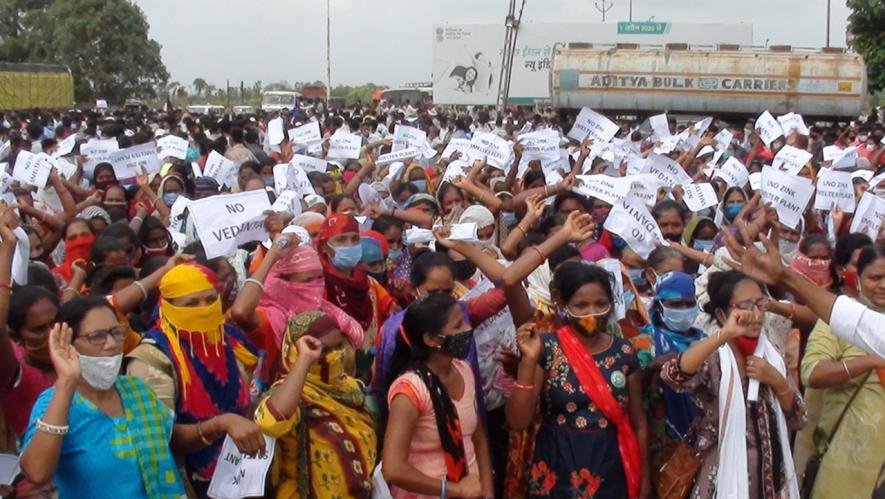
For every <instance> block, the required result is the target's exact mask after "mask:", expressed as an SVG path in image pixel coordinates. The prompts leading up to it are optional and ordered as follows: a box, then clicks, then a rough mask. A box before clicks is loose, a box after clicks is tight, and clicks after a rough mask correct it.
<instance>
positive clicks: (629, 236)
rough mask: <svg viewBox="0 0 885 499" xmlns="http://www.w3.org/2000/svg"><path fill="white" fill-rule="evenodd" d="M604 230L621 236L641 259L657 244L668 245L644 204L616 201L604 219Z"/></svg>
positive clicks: (646, 256)
mask: <svg viewBox="0 0 885 499" xmlns="http://www.w3.org/2000/svg"><path fill="white" fill-rule="evenodd" d="M605 229H606V230H607V231H609V232H612V233H614V234H617V235H619V236H621V238H622V239H623V240H624V241H626V242H627V244H628V245H629V246H630V248H631V249H633V251H635V252H636V254H638V255H639V256H640V257H641V258H643V259H646V258H648V255H649V253H651V252H652V251H653V250H654V249H655V248H656V247H657V245H658V244H664V245H668V244H669V243H667V241H666V240H665V239H664V236H663V235H662V234H661V229H660V228H659V227H658V224H657V222H655V219H654V217H652V215H651V213H649V211H648V209H647V208H646V207H645V205H644V204H642V203H639V202H629V201H625V200H622V201H618V202H617V203H615V205H614V206H613V207H612V209H611V211H610V212H609V213H608V217H607V218H606V219H605Z"/></svg>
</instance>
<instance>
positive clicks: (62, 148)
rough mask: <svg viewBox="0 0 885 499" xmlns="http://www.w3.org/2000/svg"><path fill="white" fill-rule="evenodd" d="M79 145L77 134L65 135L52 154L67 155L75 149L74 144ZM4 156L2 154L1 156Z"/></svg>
mask: <svg viewBox="0 0 885 499" xmlns="http://www.w3.org/2000/svg"><path fill="white" fill-rule="evenodd" d="M76 145H77V134H74V133H72V134H70V135H68V136H67V137H65V138H64V139H63V140H62V141H61V142H59V143H58V149H56V151H55V152H54V153H53V154H52V157H54V158H60V157H62V156H67V155H68V154H70V153H71V151H73V150H74V146H76ZM0 157H2V156H0Z"/></svg>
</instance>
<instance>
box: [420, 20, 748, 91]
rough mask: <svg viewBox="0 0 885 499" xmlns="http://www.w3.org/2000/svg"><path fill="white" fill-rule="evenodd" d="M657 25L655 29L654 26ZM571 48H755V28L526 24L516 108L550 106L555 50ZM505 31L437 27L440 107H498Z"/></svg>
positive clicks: (517, 57) (519, 49) (517, 55)
mask: <svg viewBox="0 0 885 499" xmlns="http://www.w3.org/2000/svg"><path fill="white" fill-rule="evenodd" d="M652 25H654V26H652ZM570 42H585V43H598V44H611V43H641V44H647V45H663V44H665V43H688V44H691V45H718V44H723V43H728V44H737V45H752V44H753V25H752V24H681V23H658V22H654V23H584V24H565V23H523V24H522V25H521V26H520V28H519V35H518V37H517V40H516V50H515V51H514V55H513V73H512V75H511V80H510V102H512V103H517V104H533V103H535V102H546V101H548V100H549V98H550V96H549V86H550V85H549V81H550V80H549V79H550V64H551V60H552V58H553V52H554V50H555V49H556V48H557V47H559V46H561V45H565V44H568V43H570ZM503 46H504V26H503V25H500V24H443V25H437V26H434V27H433V100H434V102H436V103H437V104H460V105H493V104H495V102H496V101H497V92H498V82H499V79H500V76H501V56H502V53H503Z"/></svg>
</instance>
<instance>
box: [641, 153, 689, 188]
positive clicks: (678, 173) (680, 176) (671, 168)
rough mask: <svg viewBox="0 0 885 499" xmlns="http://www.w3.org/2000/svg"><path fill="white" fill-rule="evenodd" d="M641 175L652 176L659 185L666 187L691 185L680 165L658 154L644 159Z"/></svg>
mask: <svg viewBox="0 0 885 499" xmlns="http://www.w3.org/2000/svg"><path fill="white" fill-rule="evenodd" d="M642 173H649V174H651V175H653V176H654V177H655V179H656V180H657V181H658V182H659V183H660V184H661V185H666V186H667V187H672V186H674V185H682V184H690V183H691V177H689V176H688V174H687V173H685V170H684V169H683V168H682V165H680V164H679V163H677V162H675V161H673V160H672V159H670V158H668V157H667V156H661V155H660V154H651V155H649V156H648V158H646V162H645V166H644V167H643V168H642Z"/></svg>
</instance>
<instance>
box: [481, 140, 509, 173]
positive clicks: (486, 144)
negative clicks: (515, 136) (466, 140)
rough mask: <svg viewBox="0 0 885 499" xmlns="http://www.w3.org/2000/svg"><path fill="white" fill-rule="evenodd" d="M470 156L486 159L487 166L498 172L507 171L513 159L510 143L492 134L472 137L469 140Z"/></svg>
mask: <svg viewBox="0 0 885 499" xmlns="http://www.w3.org/2000/svg"><path fill="white" fill-rule="evenodd" d="M470 154H471V156H473V157H479V158H482V157H484V158H486V163H487V164H488V165H489V166H494V167H495V168H497V169H499V170H504V172H505V173H506V172H507V171H509V168H508V167H509V165H510V162H511V160H512V157H513V151H512V147H511V145H510V143H508V142H507V141H506V140H504V139H502V138H501V137H498V136H497V135H495V134H493V133H483V134H479V135H474V137H473V138H472V139H471V140H470Z"/></svg>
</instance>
